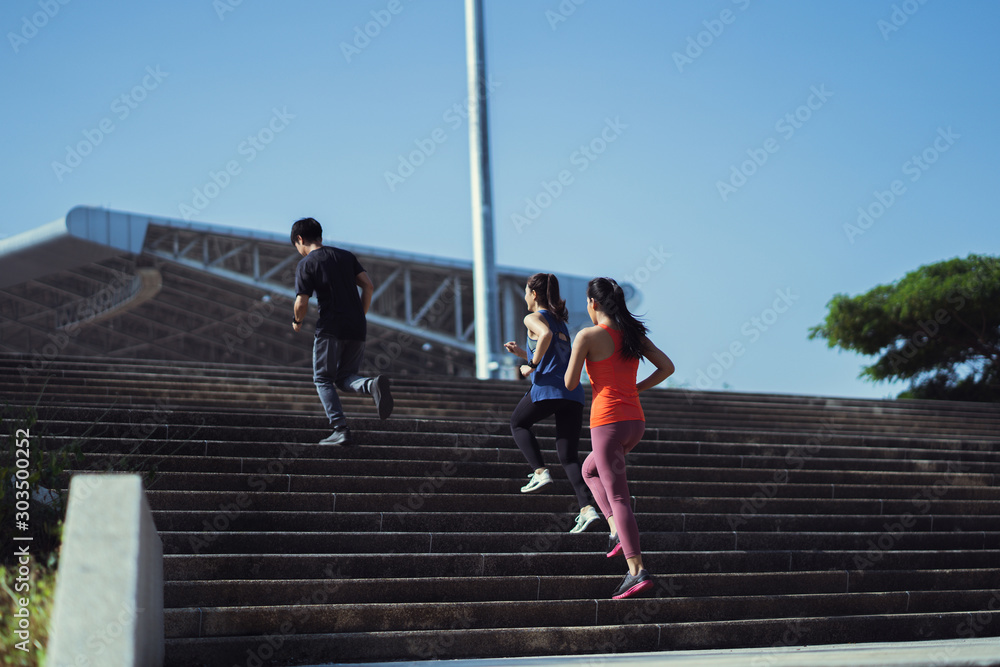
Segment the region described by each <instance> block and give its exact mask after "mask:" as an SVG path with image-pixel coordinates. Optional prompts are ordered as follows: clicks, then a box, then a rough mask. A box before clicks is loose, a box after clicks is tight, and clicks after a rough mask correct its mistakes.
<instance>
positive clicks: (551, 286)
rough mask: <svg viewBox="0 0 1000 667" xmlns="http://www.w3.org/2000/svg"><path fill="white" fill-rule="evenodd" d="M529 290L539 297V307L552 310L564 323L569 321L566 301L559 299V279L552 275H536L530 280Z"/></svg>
mask: <svg viewBox="0 0 1000 667" xmlns="http://www.w3.org/2000/svg"><path fill="white" fill-rule="evenodd" d="M528 289H529V290H532V291H534V292H535V293H536V294H537V295H538V305H540V306H542V307H543V308H545V309H546V310H551V311H552V312H553V313H555V316H556V317H558V318H559V319H560V320H562V321H563V322H566V321H568V320H569V311H568V310H566V299H560V298H559V279H558V278H556V277H555V276H554V275H553V274H551V273H536V274H535V275H533V276H531V277H530V278H528Z"/></svg>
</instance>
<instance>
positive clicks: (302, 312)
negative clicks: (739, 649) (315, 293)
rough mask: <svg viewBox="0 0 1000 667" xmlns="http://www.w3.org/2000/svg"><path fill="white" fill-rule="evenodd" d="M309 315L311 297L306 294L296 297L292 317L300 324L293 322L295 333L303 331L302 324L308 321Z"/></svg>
mask: <svg viewBox="0 0 1000 667" xmlns="http://www.w3.org/2000/svg"><path fill="white" fill-rule="evenodd" d="M308 313H309V297H307V296H306V295H305V294H296V295H295V305H294V306H293V307H292V317H293V318H294V319H295V320H297V321H298V324H295V322H292V329H294V330H295V331H301V330H302V323H303V322H304V321H305V319H306V315H307V314H308Z"/></svg>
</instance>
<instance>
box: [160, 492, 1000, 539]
mask: <svg viewBox="0 0 1000 667" xmlns="http://www.w3.org/2000/svg"><path fill="white" fill-rule="evenodd" d="M242 500H243V502H242V504H238V503H237V502H232V503H225V502H223V503H220V504H219V505H218V506H215V507H213V508H212V509H205V510H155V511H154V512H153V519H154V521H155V524H156V527H157V528H158V529H159V530H161V531H165V532H166V531H175V532H196V531H209V532H211V531H226V530H243V531H261V532H273V531H294V532H299V533H309V532H324V531H343V532H380V531H393V532H418V533H419V532H435V533H440V532H479V531H483V532H502V533H532V532H538V531H539V530H542V531H544V532H551V533H556V532H566V531H568V530H569V528H570V527H571V526H572V525H573V519H574V516H575V513H574V512H572V511H571V510H567V511H565V512H562V513H551V512H550V513H543V512H518V513H510V512H491V513H468V512H434V513H428V512H406V513H401V512H333V511H332V510H331V511H305V510H302V511H294V510H287V511H280V510H279V511H267V510H259V509H258V507H257V504H255V502H254V501H255V498H254V497H253V496H252V495H247V496H246V497H245V498H243V499H242ZM568 507H569V503H568V502H567V508H568ZM765 509H766V508H765ZM904 518H905V521H906V525H905V526H904V528H906V530H907V532H914V533H917V532H945V533H956V532H977V531H986V532H996V531H1000V510H998V513H997V514H994V515H977V516H964V515H958V516H947V515H934V514H909V515H904V517H902V518H901V517H888V516H882V515H877V516H859V515H846V514H845V515H839V514H826V515H813V514H800V515H795V514H789V515H782V514H766V513H763V512H761V513H747V514H742V515H741V514H728V515H727V514H670V513H643V514H642V517H641V520H642V527H643V529H644V530H649V531H660V532H668V531H675V532H716V531H725V530H733V529H734V527H738V528H739V530H740V531H741V532H743V531H746V532H756V533H796V532H827V533H849V532H855V531H857V532H878V533H885V532H891V531H892V530H898V528H893V527H894V526H895V524H897V523H900V522H901V520H902V519H904ZM605 529H606V524H605V523H604V522H602V521H598V522H595V523H593V524H591V527H590V528H589V529H588V531H587V532H588V533H600V532H602V531H604V530H605Z"/></svg>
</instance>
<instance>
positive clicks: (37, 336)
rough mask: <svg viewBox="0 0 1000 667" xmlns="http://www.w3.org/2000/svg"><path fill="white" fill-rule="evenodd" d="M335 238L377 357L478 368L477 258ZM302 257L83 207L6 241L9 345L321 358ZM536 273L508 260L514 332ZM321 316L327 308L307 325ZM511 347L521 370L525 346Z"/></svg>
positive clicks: (569, 293) (388, 363) (214, 358)
mask: <svg viewBox="0 0 1000 667" xmlns="http://www.w3.org/2000/svg"><path fill="white" fill-rule="evenodd" d="M327 241H328V242H331V243H335V244H336V245H338V246H340V247H344V248H346V249H348V250H351V251H352V252H354V253H355V254H356V255H357V256H358V258H359V259H360V261H361V263H362V265H363V266H364V267H365V270H366V271H367V272H368V274H369V276H370V277H371V278H372V281H373V282H374V283H375V293H374V295H373V298H372V307H371V310H370V311H369V314H368V322H369V332H368V346H367V353H366V368H367V370H369V371H375V372H394V373H401V374H410V373H438V374H447V375H468V376H474V375H475V368H476V365H475V346H474V341H473V339H472V337H473V335H474V321H473V320H474V310H473V302H472V299H473V290H472V262H471V261H461V260H454V259H447V258H441V257H433V256H429V255H419V254H414V253H403V252H397V251H392V250H385V249H379V248H372V247H362V246H356V245H349V244H339V243H336V242H335V241H332V240H329V239H328V240H327ZM299 259H300V257H299V255H298V253H297V252H296V251H295V250H294V248H293V247H292V246H291V244H290V243H289V239H288V237H287V236H286V235H281V234H273V233H269V232H261V231H256V230H251V229H241V228H236V227H224V226H218V225H209V224H200V223H192V222H187V221H182V220H175V219H170V218H162V217H155V216H149V215H142V214H138V213H127V212H121V211H112V210H107V209H101V208H91V207H76V208H74V209H72V210H71V211H69V213H67V215H66V217H65V218H62V219H60V220H56V221H54V222H51V223H49V224H46V225H42V226H40V227H38V228H35V229H32V230H30V231H27V232H24V233H22V234H19V235H17V236H14V237H11V238H8V239H4V240H0V351H4V352H11V353H20V354H25V355H29V357H30V358H31V359H33V360H35V361H37V362H43V361H44V360H46V359H50V358H52V357H54V356H64V355H70V356H104V357H122V358H142V359H159V360H166V361H171V360H174V361H210V362H227V363H233V364H270V365H282V366H289V365H290V366H302V367H309V366H311V350H312V346H311V345H310V344H309V342H308V338H307V337H306V336H303V334H302V333H299V334H296V333H294V332H293V331H292V328H291V323H290V322H289V320H290V319H291V310H292V300H293V299H294V297H295V293H294V291H295V290H294V282H295V281H294V275H295V267H296V264H297V262H298V260H299ZM532 273H533V271H529V270H523V269H515V268H504V267H500V268H498V278H499V282H500V285H499V287H500V289H499V290H498V294H499V298H500V301H501V303H500V313H501V327H502V332H503V337H504V339H506V340H518V341H520V340H521V339H522V338H523V336H524V330H523V325H522V324H521V319H522V318H523V316H524V314H525V308H524V300H523V298H524V297H523V294H524V284H525V282H526V280H527V278H528V276H530V275H531V274H532ZM559 279H560V287H561V292H562V295H563V297H564V298H565V299H566V300H567V305H568V306H569V307H570V325H571V328H573V327H574V326H582V325H584V324H587V323H589V321H588V320H587V319H586V312H585V310H584V309H583V308H581V305H582V304H584V303H585V294H586V283H587V279H586V278H582V277H576V276H563V275H560V276H559ZM626 289H628V293H629V294H630V295H632V296H635V295H636V292H635V290H634V289H632V288H631V286H626ZM311 305H312V308H313V309H314V308H315V300H313V302H312V304H311ZM314 321H315V312H313V313H312V314H311V315H310V318H309V319H308V320H307V327H308V328H309V329H308V330H310V331H311V326H312V324H311V323H312V322H314ZM501 358H503V359H504V360H505V361H506V362H508V363H510V364H511V365H510V366H509V367H508V368H507V372H509V373H510V375H509V376H511V377H512V374H513V357H512V356H511V355H504V356H503V357H501Z"/></svg>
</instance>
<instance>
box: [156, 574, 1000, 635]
mask: <svg viewBox="0 0 1000 667" xmlns="http://www.w3.org/2000/svg"><path fill="white" fill-rule="evenodd" d="M606 583H607V586H606V588H608V589H610V590H614V588H615V583H613V582H606ZM669 586H670V583H669V582H667V583H665V584H664V591H666V590H670V591H671V592H675V591H674V589H673V588H667V587H669ZM654 591H655V588H654ZM336 594H337V591H336V589H335V587H334V588H333V589H332V590H331V591H330V592H329V595H330V596H332V597H335V596H336ZM994 597H996V598H997V600H1000V590H975V591H914V592H908V591H904V592H895V593H846V594H845V593H838V594H823V593H821V594H798V595H780V596H779V595H753V596H743V595H728V596H724V597H697V598H692V597H686V596H685V597H680V596H679V595H675V596H673V597H659V598H653V599H652V600H647V601H645V602H644V601H642V600H635V601H631V603H626V604H619V603H618V602H619V601H617V600H608V599H607V598H606V597H605V598H603V599H569V600H544V601H509V600H508V601H503V602H494V601H484V602H468V601H467V602H464V603H463V604H461V605H456V604H454V603H452V602H425V603H419V602H415V603H410V604H408V605H406V606H405V607H404V606H402V605H398V604H391V603H388V604H386V603H367V604H353V605H352V604H312V605H309V604H304V605H295V606H294V607H292V606H287V605H286V606H252V607H207V608H198V609H169V610H166V612H165V613H164V622H165V633H166V636H167V637H168V638H176V637H224V636H229V635H257V634H265V633H267V632H268V631H269V630H271V629H272V628H274V623H275V619H281V618H287V617H289V616H295V615H301V616H302V618H303V620H302V621H301V623H300V624H298V627H297V631H298V632H300V633H307V634H313V633H338V634H339V633H348V632H411V631H415V630H435V629H439V628H457V627H461V628H463V629H481V628H525V627H528V628H530V627H539V626H544V625H545V624H546V623H548V622H550V621H551V619H553V618H558V619H560V624H561V625H563V626H570V627H573V626H576V627H586V626H602V625H620V624H624V623H627V622H628V620H629V619H630V618H631V617H633V616H634V615H635V614H636V612H637V610H642V612H643V613H644V614H645V615H646V616H647V618H646V619H645V621H646V622H647V623H675V622H685V623H697V622H707V621H733V620H751V619H752V620H767V619H773V618H801V617H816V616H820V615H821V614H828V615H831V616H854V615H873V616H874V615H884V614H900V615H902V614H928V613H938V612H950V613H954V612H955V611H956V610H965V611H972V612H975V611H978V610H981V609H986V608H987V605H988V604H989V603H990V600H991V599H993V598H994ZM647 606H648V608H647ZM654 607H655V610H654Z"/></svg>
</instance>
